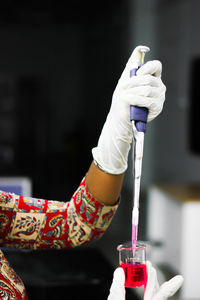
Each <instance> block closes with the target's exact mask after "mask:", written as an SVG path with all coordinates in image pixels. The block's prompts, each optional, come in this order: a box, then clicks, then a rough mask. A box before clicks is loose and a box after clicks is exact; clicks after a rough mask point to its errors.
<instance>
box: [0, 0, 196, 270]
mask: <svg viewBox="0 0 200 300" xmlns="http://www.w3.org/2000/svg"><path fill="white" fill-rule="evenodd" d="M199 9H200V2H199V1H198V0H192V1H186V0H176V1H173V0H150V1H145V0H112V1H111V0H110V1H106V0H101V1H99V2H95V1H91V0H87V1H81V0H75V1H65V2H64V1H63V2H61V1H60V2H58V1H29V2H27V1H17V2H16V1H6V2H1V4H0V176H25V177H28V178H30V180H31V182H32V195H33V196H35V197H40V198H45V199H55V200H60V201H66V200H67V201H68V200H70V198H71V196H72V194H73V192H74V191H75V189H76V188H77V187H78V185H79V182H80V181H81V179H82V177H83V176H84V175H85V173H86V172H87V170H88V167H89V165H90V163H91V161H92V155H91V149H92V148H93V147H94V146H95V145H96V143H97V141H98V137H99V135H100V132H101V128H102V126H103V124H104V121H105V118H106V115H107V113H108V111H109V107H110V103H111V98H112V93H113V91H114V88H115V86H116V84H117V80H118V78H119V77H120V74H121V72H122V70H123V68H124V66H125V63H126V62H127V59H128V57H129V55H130V54H131V52H132V50H133V48H134V47H135V46H137V45H139V44H144V45H147V46H149V47H150V48H151V52H150V53H149V54H148V55H147V56H146V59H147V60H148V59H160V60H161V61H162V63H163V81H164V83H165V84H166V86H167V95H166V96H167V97H166V99H167V100H166V103H165V108H164V110H163V113H162V114H161V115H160V116H159V117H158V118H157V119H156V120H155V121H154V122H152V123H150V124H149V125H148V130H147V133H146V135H145V149H144V161H143V173H142V174H143V176H142V185H141V188H142V190H141V204H140V206H141V209H140V211H141V213H140V224H141V226H140V231H139V237H140V238H141V239H144V240H145V239H146V238H147V237H146V195H147V193H148V191H149V187H150V185H151V184H154V183H157V182H162V183H183V184H185V183H186V184H187V183H195V184H199V178H200V139H199V130H200V125H199V103H200V102H199V78H200V75H199V69H200V68H199V67H200V39H199V32H198V28H199V26H200V21H199ZM131 160H132V158H131V155H130V158H129V169H128V170H127V173H126V177H125V182H124V186H123V191H122V200H121V204H120V209H119V210H118V212H117V213H116V216H115V218H114V220H113V222H112V224H111V226H110V229H109V230H108V231H107V232H106V234H105V236H104V237H103V238H102V239H101V241H98V242H96V244H95V247H96V248H98V249H100V251H101V253H103V255H105V257H106V258H107V259H109V261H110V263H111V264H112V265H116V264H117V260H118V254H117V253H116V246H117V244H118V243H120V242H122V241H123V240H127V239H129V238H130V230H131V228H130V224H131V209H132V181H133V179H132V171H131V169H132V162H131ZM111 240H112V243H110V241H111ZM105 245H106V247H105Z"/></svg>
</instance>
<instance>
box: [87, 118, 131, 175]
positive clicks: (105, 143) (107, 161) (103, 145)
mask: <svg viewBox="0 0 200 300" xmlns="http://www.w3.org/2000/svg"><path fill="white" fill-rule="evenodd" d="M120 131H121V132H120ZM124 131H126V134H125V133H124ZM131 142H132V132H131V131H130V130H128V129H126V128H124V127H123V128H122V126H121V127H120V124H119V122H118V123H116V122H115V120H114V119H113V118H112V116H111V115H108V118H107V120H106V122H105V124H104V127H103V129H102V132H101V135H100V137H99V141H98V145H97V147H95V148H93V149H92V155H93V159H94V163H95V165H96V166H97V167H98V168H99V169H101V170H102V171H104V172H106V173H109V174H114V175H119V174H122V173H124V172H125V171H126V169H127V167H128V163H127V161H128V153H129V150H130V147H131Z"/></svg>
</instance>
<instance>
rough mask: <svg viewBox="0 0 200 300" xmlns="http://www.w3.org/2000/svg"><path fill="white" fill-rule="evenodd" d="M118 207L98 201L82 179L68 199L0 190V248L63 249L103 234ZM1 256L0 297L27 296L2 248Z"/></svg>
mask: <svg viewBox="0 0 200 300" xmlns="http://www.w3.org/2000/svg"><path fill="white" fill-rule="evenodd" d="M117 206H118V205H116V206H104V205H103V204H101V203H99V202H98V201H97V200H96V199H95V198H94V197H93V196H92V195H91V194H90V193H89V191H88V190H87V188H86V183H85V178H84V179H83V180H82V182H81V184H80V186H79V187H78V189H77V191H76V192H75V193H74V195H73V196H72V199H71V200H70V202H59V201H49V200H43V199H36V198H30V197H22V196H18V195H15V194H9V193H5V192H2V191H0V247H4V248H5V247H6V248H7V247H14V248H23V249H46V248H48V249H49V248H52V249H64V248H72V247H76V246H79V245H81V244H86V243H88V242H90V241H94V240H96V239H98V238H100V237H101V236H102V235H103V233H104V232H105V230H106V229H107V227H108V226H109V224H110V222H111V220H112V217H113V216H114V213H115V211H116V209H117ZM0 259H1V261H0V268H1V269H0V299H27V296H26V292H25V289H24V286H23V283H22V282H21V280H20V279H19V277H18V276H17V275H16V274H15V272H14V271H13V269H12V267H11V266H10V265H9V263H8V262H7V260H6V259H5V257H4V255H3V253H2V251H1V252H0ZM5 270H6V272H5ZM8 295H10V298H9V297H8ZM12 297H13V298H12Z"/></svg>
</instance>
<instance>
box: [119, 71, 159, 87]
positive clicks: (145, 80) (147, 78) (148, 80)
mask: <svg viewBox="0 0 200 300" xmlns="http://www.w3.org/2000/svg"><path fill="white" fill-rule="evenodd" d="M161 84H163V83H162V81H161V79H160V78H158V77H155V76H152V75H150V74H147V75H141V76H133V77H131V78H128V79H126V80H124V81H123V82H121V87H122V88H124V89H126V88H130V87H135V86H145V85H149V86H154V87H159V86H160V85H161Z"/></svg>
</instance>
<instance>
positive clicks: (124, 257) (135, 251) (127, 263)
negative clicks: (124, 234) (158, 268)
mask: <svg viewBox="0 0 200 300" xmlns="http://www.w3.org/2000/svg"><path fill="white" fill-rule="evenodd" d="M117 250H118V251H119V266H120V267H122V268H123V270H124V273H125V287H140V286H144V288H145V287H146V284H147V267H146V245H145V243H144V242H142V241H137V243H136V247H135V248H133V247H132V242H131V241H130V242H126V243H124V244H121V245H119V246H118V247H117Z"/></svg>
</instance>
